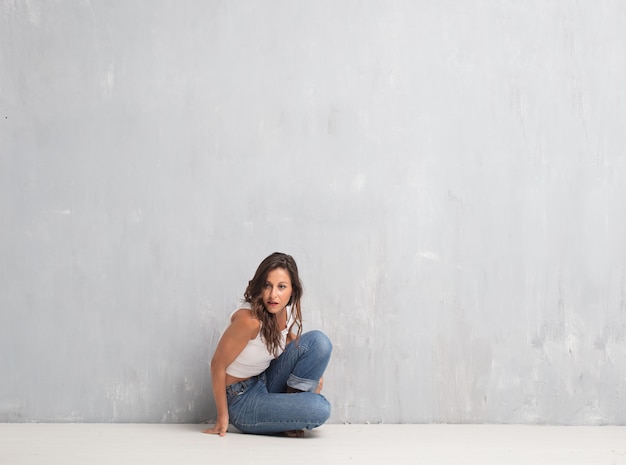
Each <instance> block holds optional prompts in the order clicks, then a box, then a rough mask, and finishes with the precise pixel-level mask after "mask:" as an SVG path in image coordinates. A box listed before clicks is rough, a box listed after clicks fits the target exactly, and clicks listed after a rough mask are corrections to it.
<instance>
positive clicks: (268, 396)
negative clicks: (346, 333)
mask: <svg viewBox="0 0 626 465" xmlns="http://www.w3.org/2000/svg"><path fill="white" fill-rule="evenodd" d="M331 351H332V344H331V342H330V340H329V339H328V337H326V335H325V334H324V333H322V332H320V331H309V332H307V333H304V334H302V335H301V336H300V338H299V340H298V341H297V342H295V341H294V342H291V343H289V344H287V347H285V350H284V352H283V353H282V354H281V355H280V356H279V357H278V358H276V359H274V360H273V361H272V363H271V364H270V366H269V367H268V368H267V370H265V371H264V372H263V373H261V374H260V375H258V376H254V377H252V378H250V379H247V380H245V381H241V382H238V383H235V384H231V385H230V386H227V387H226V398H227V400H228V415H229V417H230V423H231V424H232V425H233V426H234V427H235V428H237V429H238V430H240V431H241V432H243V433H253V434H275V433H281V432H284V431H291V430H300V429H313V428H316V427H318V426H320V425H322V424H324V422H325V421H326V420H327V419H328V417H329V416H330V403H329V402H328V400H326V398H325V397H324V396H322V395H321V394H316V393H315V392H314V391H315V389H316V388H317V386H318V384H319V380H320V378H321V377H322V375H323V374H324V370H325V369H326V366H327V365H328V361H329V360H330V354H331ZM287 387H291V388H294V389H298V390H300V391H303V392H296V393H292V394H287V393H286V390H287Z"/></svg>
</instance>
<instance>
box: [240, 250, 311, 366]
mask: <svg viewBox="0 0 626 465" xmlns="http://www.w3.org/2000/svg"><path fill="white" fill-rule="evenodd" d="M276 268H283V269H284V270H286V271H287V273H289V277H290V278H291V299H289V303H288V305H291V315H292V323H291V325H290V326H289V328H288V332H291V330H292V329H293V327H294V326H296V325H297V326H298V331H297V332H296V339H297V338H299V337H300V335H301V334H302V310H301V308H300V299H301V298H302V283H301V282H300V276H299V275H298V266H297V265H296V261H295V260H294V259H293V257H292V256H291V255H287V254H284V253H281V252H274V253H273V254H271V255H270V256H269V257H267V258H265V260H263V261H262V262H261V264H260V265H259V267H258V268H257V270H256V273H254V277H253V278H252V279H251V280H250V281H248V287H247V288H246V292H244V294H243V297H244V300H245V301H246V302H248V303H250V306H251V308H252V314H253V315H254V316H255V317H256V318H258V319H259V321H260V322H261V336H262V337H263V339H264V341H265V345H266V346H267V350H268V351H269V352H270V353H271V354H274V355H275V356H276V355H278V349H279V348H282V349H284V347H282V344H281V337H280V336H281V334H280V333H281V331H280V328H279V327H278V322H277V320H276V317H275V316H274V315H272V314H271V313H270V312H268V311H267V310H266V309H265V305H264V304H263V289H264V287H265V284H266V283H267V275H268V274H269V272H270V271H272V270H275V269H276Z"/></svg>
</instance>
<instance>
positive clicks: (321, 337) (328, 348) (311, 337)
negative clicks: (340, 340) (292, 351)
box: [301, 329, 333, 355]
mask: <svg viewBox="0 0 626 465" xmlns="http://www.w3.org/2000/svg"><path fill="white" fill-rule="evenodd" d="M301 337H302V342H303V343H306V345H307V347H308V348H315V350H317V351H320V352H322V353H325V354H328V355H330V353H331V352H332V351H333V344H332V342H330V339H329V338H328V336H326V334H324V333H323V332H321V331H319V330H317V329H314V330H313V331H308V332H306V333H304V334H303V335H302V336H301Z"/></svg>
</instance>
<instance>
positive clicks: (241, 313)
mask: <svg viewBox="0 0 626 465" xmlns="http://www.w3.org/2000/svg"><path fill="white" fill-rule="evenodd" d="M230 322H231V324H236V325H237V326H240V327H242V328H248V329H257V330H258V329H259V328H260V326H261V322H260V321H259V319H258V318H257V317H255V316H254V314H253V313H252V310H251V309H250V307H246V306H241V308H238V309H236V310H235V311H234V312H233V313H231V315H230Z"/></svg>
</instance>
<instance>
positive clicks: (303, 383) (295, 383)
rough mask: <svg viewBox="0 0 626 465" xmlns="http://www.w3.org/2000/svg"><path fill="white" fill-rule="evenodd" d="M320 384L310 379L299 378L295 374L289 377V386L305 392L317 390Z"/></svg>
mask: <svg viewBox="0 0 626 465" xmlns="http://www.w3.org/2000/svg"><path fill="white" fill-rule="evenodd" d="M319 384H320V382H319V380H318V381H313V380H310V379H304V378H298V377H297V376H295V375H294V374H293V373H292V374H290V375H289V379H288V380H287V386H289V387H290V388H293V389H297V390H298V391H303V392H313V391H315V390H316V389H317V386H319Z"/></svg>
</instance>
